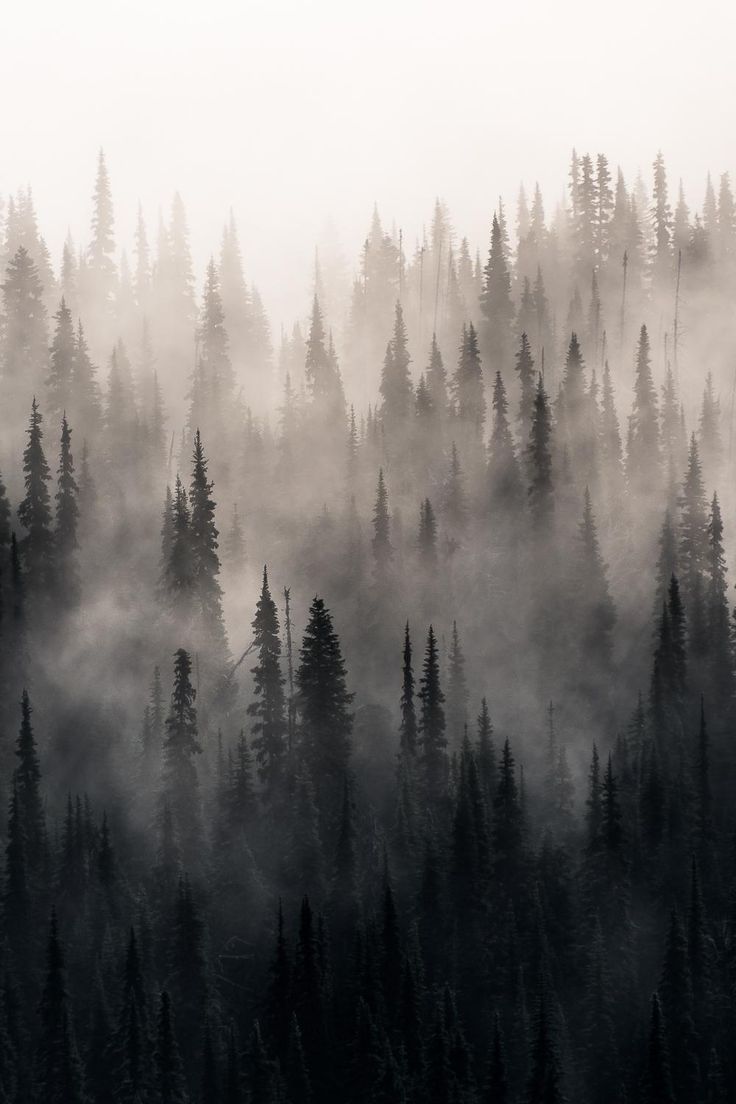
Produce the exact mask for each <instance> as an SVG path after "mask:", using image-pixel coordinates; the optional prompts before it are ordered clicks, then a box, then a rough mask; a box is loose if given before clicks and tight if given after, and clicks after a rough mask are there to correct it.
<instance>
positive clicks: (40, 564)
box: [18, 398, 55, 594]
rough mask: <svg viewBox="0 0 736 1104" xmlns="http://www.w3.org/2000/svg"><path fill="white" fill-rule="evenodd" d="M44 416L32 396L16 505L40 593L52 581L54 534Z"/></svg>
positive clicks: (26, 560) (27, 562)
mask: <svg viewBox="0 0 736 1104" xmlns="http://www.w3.org/2000/svg"><path fill="white" fill-rule="evenodd" d="M42 421H43V415H42V414H41V411H40V410H39V408H38V403H37V402H36V400H35V398H34V400H33V403H32V404H31V418H30V423H29V426H28V444H27V445H26V448H25V451H24V452H23V472H24V482H25V488H26V493H25V496H24V498H23V500H22V501H21V503H20V505H19V506H18V518H19V519H20V521H21V524H22V525H24V526H25V528H26V530H27V533H26V535H25V537H24V538H23V540H22V541H21V544H20V549H21V552H22V554H23V559H24V563H25V567H26V572H27V574H28V577H29V581H30V583H31V585H32V586H33V587H34V589H36V588H37V590H36V592H37V593H41V594H43V592H44V591H47V590H48V589H49V588H50V587H51V586H52V584H53V580H54V567H55V563H54V551H55V550H54V537H53V533H52V531H51V505H50V496H49V490H48V482H49V477H50V472H49V466H48V464H47V463H46V457H45V455H44V451H43V444H42V441H43V430H42V429H41V423H42Z"/></svg>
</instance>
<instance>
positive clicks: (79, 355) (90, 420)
mask: <svg viewBox="0 0 736 1104" xmlns="http://www.w3.org/2000/svg"><path fill="white" fill-rule="evenodd" d="M96 373H97V369H96V368H95V366H94V364H93V363H92V360H91V358H90V355H89V348H88V346H87V339H86V337H85V333H84V329H83V327H82V323H81V321H80V322H78V324H77V333H76V338H75V341H74V359H73V362H72V379H71V401H70V403H69V412H70V417H71V420H72V422H73V423H74V424H75V425H78V426H84V432H85V434H86V435H87V437H88V438H89V440H91V441H95V440H96V438H97V435H98V434H99V432H100V428H101V425H102V400H101V398H100V388H99V384H98V382H97V378H96Z"/></svg>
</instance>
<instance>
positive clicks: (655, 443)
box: [626, 326, 660, 495]
mask: <svg viewBox="0 0 736 1104" xmlns="http://www.w3.org/2000/svg"><path fill="white" fill-rule="evenodd" d="M659 459H660V456H659V423H658V410H657V394H656V391H655V389H654V383H653V381H652V369H651V357H650V352H649V335H648V333H647V328H646V326H642V327H641V331H640V333H639V345H638V348H637V354H636V379H635V383H634V407H633V411H632V414H631V418H630V420H629V438H628V451H627V457H626V475H627V478H628V481H629V486H630V487H631V489H632V491H634V493H636V494H639V495H645V494H648V493H650V492H651V491H652V490H654V489H655V488H656V487H657V486H658V482H659V480H658V471H659Z"/></svg>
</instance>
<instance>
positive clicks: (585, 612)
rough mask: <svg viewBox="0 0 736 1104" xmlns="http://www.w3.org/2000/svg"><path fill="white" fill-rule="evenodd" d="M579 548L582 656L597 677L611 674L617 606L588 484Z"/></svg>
mask: <svg viewBox="0 0 736 1104" xmlns="http://www.w3.org/2000/svg"><path fill="white" fill-rule="evenodd" d="M579 542H580V552H579V558H578V571H577V573H576V591H577V594H578V595H579V602H580V607H581V608H580V611H579V616H580V637H579V641H580V656H581V661H582V662H583V663H585V664H591V665H592V666H593V668H594V671H595V673H596V677H599V678H602V679H607V677H608V676H609V675H610V664H611V656H612V652H613V641H612V639H611V637H612V632H613V627H614V624H615V621H616V610H615V607H614V604H613V600H612V598H611V594H610V591H609V587H608V579H607V571H606V564H605V563H604V561H603V557H602V555H601V551H600V545H599V542H598V532H597V529H596V523H595V518H594V516H593V507H592V504H591V501H590V492H589V490H588V488H587V487H586V488H585V497H584V505H583V517H582V521H581V522H580V526H579Z"/></svg>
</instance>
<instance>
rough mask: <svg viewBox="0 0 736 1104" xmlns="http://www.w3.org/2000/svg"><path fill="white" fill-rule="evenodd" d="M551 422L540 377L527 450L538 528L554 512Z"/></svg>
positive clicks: (531, 505)
mask: <svg viewBox="0 0 736 1104" xmlns="http://www.w3.org/2000/svg"><path fill="white" fill-rule="evenodd" d="M551 440H552V421H551V418H550V412H549V406H548V400H547V393H546V391H545V390H544V381H543V379H542V376H541V375H540V376H539V378H538V381H537V391H536V395H535V398H534V414H533V417H532V427H531V431H530V434H529V443H528V445H527V450H526V460H527V470H528V481H529V505H530V508H531V512H532V520H533V522H534V524H535V526H537V527H540V528H541V527H543V526H545V525H548V524H549V522H550V519H551V517H552V511H553V509H554V492H553V483H552V452H551Z"/></svg>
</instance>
